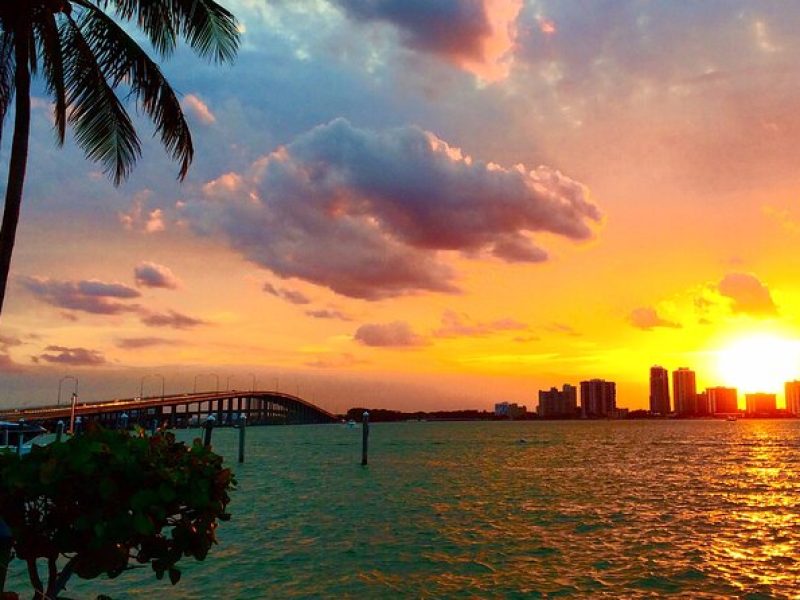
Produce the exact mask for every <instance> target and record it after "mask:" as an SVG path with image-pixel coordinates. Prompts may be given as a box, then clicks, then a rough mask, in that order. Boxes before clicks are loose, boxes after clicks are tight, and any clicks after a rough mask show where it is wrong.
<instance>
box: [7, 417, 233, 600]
mask: <svg viewBox="0 0 800 600" xmlns="http://www.w3.org/2000/svg"><path fill="white" fill-rule="evenodd" d="M234 485H235V481H234V479H233V476H232V474H231V472H230V470H229V469H226V468H223V466H222V457H220V456H218V455H216V454H214V453H213V452H212V451H211V450H210V449H209V448H205V447H204V446H203V445H202V444H201V443H200V441H199V440H196V441H195V442H194V444H193V445H192V446H191V447H189V446H187V445H186V444H184V443H178V442H176V441H175V436H174V435H172V434H171V433H159V434H156V435H154V436H152V437H145V436H136V435H130V434H128V433H127V432H121V431H112V430H107V429H103V428H99V427H95V428H91V429H89V430H88V431H87V432H86V433H85V434H83V435H80V436H76V437H73V438H71V439H69V440H68V441H66V442H61V443H54V444H50V445H48V446H43V447H34V448H33V449H32V451H31V453H30V454H28V455H25V456H22V457H17V456H15V455H2V456H0V517H2V518H3V519H4V520H5V521H6V523H7V524H8V526H9V528H10V529H11V532H12V534H13V536H14V553H15V556H16V558H18V559H20V560H23V561H25V562H26V563H27V567H28V574H29V577H30V580H31V584H32V586H33V588H34V590H35V596H34V598H57V597H58V595H59V593H61V591H62V590H63V589H64V588H65V586H66V583H67V581H68V579H69V578H70V577H71V576H72V575H73V574H75V575H77V576H78V577H81V578H84V579H92V578H95V577H98V576H100V575H103V574H105V575H107V576H109V577H117V576H119V575H120V574H122V573H123V572H124V571H125V570H126V569H128V568H130V567H129V564H130V563H131V562H135V563H140V564H147V563H149V564H150V566H151V567H152V569H153V571H154V572H155V575H156V577H157V578H159V579H161V578H163V577H164V575H165V574H166V575H167V576H168V577H169V579H170V581H171V582H172V583H173V584H176V583H177V582H178V581H179V580H180V577H181V572H180V570H179V569H178V567H177V563H178V561H179V560H180V559H181V558H182V557H184V556H186V557H193V558H195V559H197V560H203V559H204V558H205V557H206V555H207V554H208V551H209V549H210V548H211V545H212V544H214V543H216V536H215V530H216V527H217V521H226V520H228V519H229V518H230V515H229V514H228V513H227V512H226V508H227V505H228V502H229V501H230V497H229V495H228V492H229V491H231V489H232V488H233V486H234ZM37 559H45V560H46V561H47V583H46V585H45V583H44V582H43V580H42V578H41V576H40V574H39V571H38V568H37V564H36V561H37Z"/></svg>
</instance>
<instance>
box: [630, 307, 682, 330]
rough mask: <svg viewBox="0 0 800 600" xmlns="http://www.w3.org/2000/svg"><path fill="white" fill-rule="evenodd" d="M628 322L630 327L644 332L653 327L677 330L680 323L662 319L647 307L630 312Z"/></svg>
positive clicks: (652, 309)
mask: <svg viewBox="0 0 800 600" xmlns="http://www.w3.org/2000/svg"><path fill="white" fill-rule="evenodd" d="M629 320H630V322H631V325H633V326H634V327H637V328H639V329H644V330H645V331H649V330H650V329H653V328H655V327H672V328H676V329H677V328H680V326H681V325H680V323H675V322H674V321H668V320H666V319H662V318H661V317H659V316H658V313H657V312H656V309H654V308H651V307H649V306H643V307H641V308H636V309H634V310H632V311H631V314H630V316H629Z"/></svg>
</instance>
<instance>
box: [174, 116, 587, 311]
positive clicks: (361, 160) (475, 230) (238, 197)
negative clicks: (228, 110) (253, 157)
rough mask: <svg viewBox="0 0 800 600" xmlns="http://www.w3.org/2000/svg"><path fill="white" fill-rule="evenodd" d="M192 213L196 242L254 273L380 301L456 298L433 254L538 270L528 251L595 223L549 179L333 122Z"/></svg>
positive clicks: (573, 196)
mask: <svg viewBox="0 0 800 600" xmlns="http://www.w3.org/2000/svg"><path fill="white" fill-rule="evenodd" d="M204 193H205V197H206V200H207V201H206V202H203V203H196V204H194V205H193V206H190V207H189V211H188V217H189V221H190V222H191V223H192V225H193V226H194V227H195V229H196V230H197V231H199V232H202V233H206V234H208V235H215V234H223V235H224V236H226V237H227V238H228V239H229V241H230V244H231V245H232V246H233V247H234V248H236V249H237V250H238V251H240V252H241V253H242V254H243V255H244V256H246V257H247V258H249V259H250V260H252V261H254V262H255V263H257V264H259V265H261V266H263V267H266V268H268V269H271V270H272V271H273V272H275V273H276V274H278V275H279V276H281V277H298V278H301V279H305V280H307V281H310V282H312V283H315V284H317V285H322V286H326V287H329V288H331V289H332V290H334V291H335V292H338V293H340V294H343V295H346V296H351V297H356V298H364V299H369V300H376V299H381V298H388V297H394V296H400V295H404V294H408V293H413V292H417V291H436V292H456V291H458V288H457V287H456V284H455V279H456V273H455V272H454V271H453V269H452V268H451V267H450V266H449V265H448V264H446V263H445V262H443V261H442V257H441V256H440V254H439V253H440V251H459V252H463V253H467V254H470V255H475V254H476V253H479V252H484V251H485V252H488V253H491V254H494V255H495V256H497V257H499V258H501V259H503V260H507V261H521V260H525V261H530V262H538V261H541V260H544V258H545V257H546V254H545V253H544V251H543V250H541V249H540V248H538V247H537V246H536V245H534V244H533V242H532V241H531V240H530V239H529V235H530V233H532V232H548V233H552V234H556V235H561V236H564V237H567V238H570V239H573V240H583V239H587V238H589V237H591V235H592V230H591V228H590V224H591V222H596V221H599V220H600V212H599V210H598V209H597V207H596V206H595V205H594V204H593V203H592V202H591V201H590V200H589V197H588V192H587V190H586V188H585V187H584V186H583V185H581V184H580V183H578V182H576V181H574V180H572V179H570V178H568V177H566V176H564V175H562V174H561V173H560V172H559V171H556V170H554V169H551V168H548V167H543V166H542V167H538V168H536V169H534V170H528V169H526V168H524V167H523V166H522V165H517V166H514V167H510V168H505V167H501V166H499V165H497V164H494V163H488V162H483V161H478V160H473V159H472V158H471V157H469V156H465V155H464V154H462V152H461V150H459V149H458V148H455V147H452V146H450V145H448V144H447V143H446V142H445V141H443V140H441V139H440V138H438V137H436V136H435V135H434V134H432V133H430V132H427V131H424V130H422V129H420V128H418V127H413V126H407V127H400V128H396V129H389V130H385V131H379V132H376V131H371V130H365V129H359V128H356V127H353V126H352V125H351V124H350V123H348V122H347V121H346V120H344V119H337V120H335V121H332V122H331V123H328V124H327V125H322V126H319V127H316V128H314V129H312V130H311V131H309V132H307V133H305V134H303V135H301V136H299V137H298V138H296V139H295V140H294V141H293V142H292V143H290V144H288V145H287V146H282V147H280V148H278V149H277V150H276V151H275V152H273V153H272V154H270V155H268V156H265V157H262V158H261V159H259V160H258V161H256V162H255V163H254V164H253V166H252V168H251V169H250V171H249V172H248V173H246V174H243V175H240V174H237V173H227V174H225V175H223V176H221V177H219V178H218V179H216V180H213V181H211V182H209V183H208V184H207V185H206V186H205V188H204Z"/></svg>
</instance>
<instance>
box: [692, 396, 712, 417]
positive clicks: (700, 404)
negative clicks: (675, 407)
mask: <svg viewBox="0 0 800 600" xmlns="http://www.w3.org/2000/svg"><path fill="white" fill-rule="evenodd" d="M695 414H697V415H710V414H713V411H712V410H711V399H710V398H709V397H708V390H706V391H705V392H698V393H697V404H696V405H695Z"/></svg>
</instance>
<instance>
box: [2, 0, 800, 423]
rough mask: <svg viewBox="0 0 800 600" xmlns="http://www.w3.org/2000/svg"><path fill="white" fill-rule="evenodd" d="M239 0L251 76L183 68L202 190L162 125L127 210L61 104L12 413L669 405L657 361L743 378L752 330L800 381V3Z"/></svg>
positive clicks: (26, 240)
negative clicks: (156, 400) (574, 401)
mask: <svg viewBox="0 0 800 600" xmlns="http://www.w3.org/2000/svg"><path fill="white" fill-rule="evenodd" d="M221 3H222V4H223V5H225V6H226V7H228V8H229V9H230V10H232V12H234V14H236V16H237V17H238V18H239V20H240V24H241V27H240V28H241V31H242V32H243V35H242V47H241V50H240V54H239V57H238V59H237V60H236V62H235V64H234V65H233V66H223V67H220V66H215V65H208V64H205V63H203V62H202V61H201V60H199V59H197V58H196V57H195V56H194V55H193V54H191V52H188V51H183V50H181V51H179V52H177V53H176V54H175V56H173V57H172V58H171V59H170V60H169V61H167V62H165V63H164V70H165V72H166V73H167V75H168V77H169V79H170V80H171V82H172V84H173V86H174V87H175V88H176V89H177V90H179V91H180V93H181V94H182V98H183V106H184V109H185V111H186V112H187V114H188V117H189V119H190V122H191V125H192V131H193V136H194V141H195V147H196V158H195V161H194V164H193V166H192V169H191V171H190V174H189V176H188V178H187V180H186V181H185V182H184V183H182V184H180V183H178V182H177V181H176V175H177V172H178V165H176V164H174V163H171V162H170V161H169V160H168V158H167V156H166V154H165V153H164V151H163V149H162V148H161V147H160V146H159V144H158V141H157V140H152V139H150V132H151V131H152V128H151V126H150V125H149V123H147V122H146V121H145V120H144V119H141V132H142V137H143V139H145V144H144V156H143V158H142V160H141V161H140V162H139V164H138V166H137V168H136V169H135V171H134V172H133V175H132V176H131V177H130V179H129V181H128V182H127V183H125V184H124V185H122V186H121V187H119V188H114V187H113V186H112V185H111V183H110V182H109V180H108V178H107V177H106V176H105V175H104V174H103V173H102V172H101V171H100V170H99V168H98V166H97V165H94V164H93V163H91V162H88V161H86V160H85V159H84V158H83V156H82V155H81V153H80V152H79V151H78V150H77V149H76V148H75V147H74V146H73V145H72V144H71V143H68V145H67V147H65V148H64V149H58V148H56V146H55V144H54V134H53V131H52V124H51V119H52V110H51V106H50V103H49V100H48V99H47V98H46V95H45V94H44V92H43V89H42V87H41V85H39V86H38V87H37V88H36V95H37V98H36V99H35V101H34V117H33V119H34V121H33V129H32V139H31V156H30V165H29V178H28V181H27V184H26V190H25V192H26V193H25V199H24V201H23V210H22V219H21V226H20V233H19V237H18V240H17V247H16V251H15V252H16V254H15V257H14V262H13V265H12V279H11V283H10V291H9V296H8V297H7V300H6V307H5V308H4V313H3V316H2V328H1V329H0V350H2V352H3V354H2V356H0V364H1V365H2V369H3V372H2V376H1V377H2V378H1V379H0V381H1V382H2V384H0V405H17V404H39V403H48V402H53V401H55V397H56V390H57V385H58V381H59V378H60V377H62V376H63V375H66V374H72V375H74V376H76V377H78V378H79V380H80V390H81V397H82V399H86V400H89V399H103V398H111V397H114V396H131V395H134V394H136V393H138V390H139V386H140V382H141V378H142V377H143V376H145V375H148V374H153V373H160V374H163V375H164V376H165V379H166V387H167V391H168V392H177V391H188V390H191V388H192V386H193V383H194V379H195V376H199V379H198V384H199V385H200V386H201V387H206V388H211V387H213V386H214V385H215V381H214V377H212V376H209V375H208V374H209V373H214V374H216V375H218V376H219V378H220V379H221V380H222V381H221V382H220V385H221V387H224V384H225V383H226V381H228V378H229V377H230V378H231V379H230V382H229V385H230V387H233V388H235V387H239V388H245V387H249V386H250V385H251V379H252V378H251V375H250V374H251V373H252V374H253V375H255V376H256V377H257V383H258V387H259V388H263V389H271V388H273V387H274V386H278V387H279V388H280V389H282V390H283V391H289V392H291V393H296V392H298V391H299V393H300V394H301V395H302V396H304V397H306V398H307V399H309V400H311V401H313V402H316V403H318V404H320V405H322V406H324V407H326V408H329V409H333V410H343V409H345V408H348V407H350V406H356V405H368V406H380V407H387V408H401V409H403V408H405V409H415V408H435V407H436V408H456V407H476V408H489V407H491V406H492V405H493V404H494V403H495V402H499V401H503V400H508V401H515V402H521V403H523V404H527V405H528V407H529V408H530V409H533V408H534V407H535V406H536V403H537V400H536V393H537V390H539V389H541V388H549V387H550V386H553V385H555V386H561V385H562V384H563V383H567V382H569V383H576V382H578V381H580V380H581V379H587V378H593V377H601V378H607V379H613V380H615V381H617V385H618V404H620V405H621V406H625V407H629V408H644V407H646V405H647V377H648V369H649V367H650V366H651V365H654V364H660V365H662V366H665V367H667V368H668V369H670V370H672V369H675V368H677V367H680V366H688V367H693V368H695V369H696V370H697V373H698V385H699V387H700V388H703V387H705V386H707V385H709V386H710V385H721V384H733V385H747V383H742V382H743V381H744V380H743V379H741V377H742V373H741V371H742V370H744V369H742V367H741V361H740V362H739V363H736V364H737V365H740V366H738V367H734V368H731V367H730V363H729V362H728V363H726V362H725V360H722V359H721V358H720V357H724V356H726V355H725V352H728V353H730V351H731V348H734V349H735V348H736V347H737V346H736V344H740V345H741V344H742V343H743V342H741V340H742V339H751V338H752V336H761V337H760V339H762V340H763V339H767V340H771V341H769V342H767V343H766V344H765V345H762V346H758V348H760V349H761V350H760V351H759V352H758V353H757V356H759V357H761V358H766V359H767V360H766V361H765V362H766V364H764V365H762V366H760V367H759V366H758V365H755V366H754V369H761V370H762V371H763V370H768V369H769V368H771V367H775V365H776V363H780V364H781V368H782V369H783V370H782V371H781V372H780V373H776V374H775V375H774V376H771V378H770V377H767V378H766V379H765V380H763V381H759V382H758V384H757V385H758V386H759V387H762V388H766V387H770V386H771V387H772V388H773V389H770V390H766V391H779V390H780V389H782V384H783V377H784V376H788V377H792V378H793V377H795V376H797V377H798V378H800V350H799V349H800V345H798V342H797V340H798V339H800V338H799V337H798V333H799V332H800V323H799V322H798V319H797V316H798V314H799V313H798V310H799V309H800V280H799V279H798V277H797V273H798V272H800V264H798V263H800V258H798V257H800V251H798V247H800V205H799V204H798V197H799V195H800V169H798V165H800V144H798V140H800V112H799V111H798V107H800V70H799V69H798V68H797V65H796V58H797V56H798V55H800V54H799V53H800V47H799V46H800V41H798V38H797V35H796V32H797V30H798V28H800V4H794V3H788V2H784V1H769V0H764V1H759V2H756V1H755V0H750V1H741V0H705V1H704V2H648V1H644V0H613V1H612V0H596V1H592V2H587V1H581V0H548V1H533V0H527V1H524V0H440V1H436V2H434V1H419V2H417V1H410V0H329V1H325V0H291V1H290V0H279V1H272V2H266V1H263V0H221ZM7 127H8V129H9V130H10V124H7ZM9 138H10V136H8V135H7V136H5V139H4V146H3V149H2V155H1V156H0V158H1V159H2V164H3V165H4V168H5V165H6V164H7V160H8V139H9ZM745 344H746V343H745ZM746 348H747V346H746V347H745V350H744V351H743V352H744V355H745V363H746V362H747V349H746ZM795 370H796V373H794V371H795ZM737 377H739V379H737ZM145 385H146V393H148V392H150V393H156V391H157V390H156V387H157V386H156V383H155V379H153V378H150V379H147V380H146V381H145ZM753 385H756V384H753ZM748 391H755V390H748ZM742 400H743V399H742ZM742 404H743V402H742ZM780 404H781V402H780V401H779V405H780Z"/></svg>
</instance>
